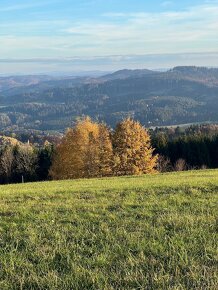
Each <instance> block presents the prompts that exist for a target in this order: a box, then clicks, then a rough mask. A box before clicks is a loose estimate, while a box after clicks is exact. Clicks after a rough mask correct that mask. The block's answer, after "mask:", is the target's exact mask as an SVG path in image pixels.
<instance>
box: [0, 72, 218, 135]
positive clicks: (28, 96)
mask: <svg viewBox="0 0 218 290" xmlns="http://www.w3.org/2000/svg"><path fill="white" fill-rule="evenodd" d="M28 84H29V85H28V86H21V87H17V86H16V87H14V88H13V87H12V88H10V89H7V90H3V91H2V92H1V93H0V128H2V129H9V128H13V129H14V130H16V129H19V128H24V129H37V130H64V129H65V128H66V127H69V126H70V125H71V124H72V122H74V121H75V119H76V118H77V117H78V116H82V115H90V116H91V117H93V118H98V119H99V120H103V121H105V122H107V123H108V124H109V125H111V126H114V125H115V123H116V122H117V121H119V120H121V119H122V118H124V117H126V116H131V117H134V118H136V119H138V120H139V121H140V122H141V123H142V124H144V125H145V126H167V125H176V124H184V123H196V122H218V69H215V68H204V67H175V68H173V69H170V70H168V71H166V72H157V71H151V70H122V71H118V72H115V73H112V74H108V75H105V76H101V77H98V78H96V77H77V78H76V77H74V78H65V79H59V80H58V79H56V80H47V79H46V78H45V79H44V81H40V82H39V83H37V84H32V83H29V82H28Z"/></svg>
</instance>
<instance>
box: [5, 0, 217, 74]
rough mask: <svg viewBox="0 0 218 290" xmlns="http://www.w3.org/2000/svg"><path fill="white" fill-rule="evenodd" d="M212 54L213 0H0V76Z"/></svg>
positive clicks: (213, 57)
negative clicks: (20, 72)
mask: <svg viewBox="0 0 218 290" xmlns="http://www.w3.org/2000/svg"><path fill="white" fill-rule="evenodd" d="M187 53H188V54H187ZM196 53H197V54H196ZM175 54H178V58H176V56H175ZM217 54H218V1H216V0H214V1H209V0H207V1H206V0H191V1H190V0H189V1H187V0H179V1H175V0H172V1H170V0H169V1H164V0H162V1H161V0H152V1H150V0H35V1H33V0H32V1H27V0H16V1H15V0H1V1H0V74H3V73H8V72H19V71H20V70H21V71H22V70H24V71H28V72H31V71H32V72H34V71H36V72H39V71H40V70H41V71H46V70H47V71H57V70H62V71H65V70H68V71H69V70H72V71H75V70H78V69H81V70H93V69H101V70H102V69H105V70H108V69H118V68H123V67H141V66H143V67H146V66H149V67H151V68H152V67H162V66H165V67H166V66H167V67H170V66H172V65H174V64H175V65H179V64H180V63H181V64H189V63H190V64H196V65H197V64H199V65H208V66H211V65H215V66H218V60H217ZM149 55H150V57H149ZM155 55H157V57H155ZM12 60H13V61H12ZM207 60H208V62H207Z"/></svg>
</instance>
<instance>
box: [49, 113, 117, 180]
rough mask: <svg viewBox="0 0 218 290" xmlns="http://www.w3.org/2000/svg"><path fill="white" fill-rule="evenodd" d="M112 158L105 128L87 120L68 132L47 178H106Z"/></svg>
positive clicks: (108, 135) (109, 141) (78, 123)
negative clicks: (49, 176)
mask: <svg viewBox="0 0 218 290" xmlns="http://www.w3.org/2000/svg"><path fill="white" fill-rule="evenodd" d="M112 156H113V152H112V144H111V140H110V133H109V131H108V129H107V127H106V126H105V125H103V124H98V123H95V122H93V121H92V120H91V119H90V118H89V117H86V118H84V119H83V120H80V121H78V122H77V123H76V125H75V127H74V128H72V129H69V130H68V131H67V133H66V134H65V136H64V138H63V140H62V142H61V144H59V145H58V146H57V149H56V154H55V155H54V160H53V164H52V167H51V170H50V175H51V177H52V178H53V179H69V178H83V177H98V176H109V175H111V174H112V165H111V164H112Z"/></svg>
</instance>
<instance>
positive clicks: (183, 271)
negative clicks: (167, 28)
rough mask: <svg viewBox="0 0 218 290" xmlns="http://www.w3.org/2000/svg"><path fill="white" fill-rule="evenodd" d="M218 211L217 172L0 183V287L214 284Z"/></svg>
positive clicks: (199, 286) (197, 286)
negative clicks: (16, 183)
mask: <svg viewBox="0 0 218 290" xmlns="http://www.w3.org/2000/svg"><path fill="white" fill-rule="evenodd" d="M217 212H218V171H217V170H207V171H192V172H183V173H172V174H160V175H154V176H142V177H121V178H109V179H106V178H104V179H99V180H97V179H94V180H74V181H58V182H45V183H32V184H21V185H7V186H0V290H4V289H10V290H11V289H28V290H29V289H43V290H44V289H59V290H63V289H73V290H74V289H95V290H96V289H125V290H127V289H149V290H150V289H154V290H157V289H198V290H200V289H202V290H206V289H214V290H215V289H217V286H218V268H217V266H218V264H217V261H218V260H217V245H218V239H217V230H218V220H217Z"/></svg>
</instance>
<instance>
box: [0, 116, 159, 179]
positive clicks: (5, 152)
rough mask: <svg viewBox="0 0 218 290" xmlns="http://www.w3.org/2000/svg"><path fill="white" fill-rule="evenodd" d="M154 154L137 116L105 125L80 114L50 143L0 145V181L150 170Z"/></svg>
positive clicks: (153, 168)
mask: <svg viewBox="0 0 218 290" xmlns="http://www.w3.org/2000/svg"><path fill="white" fill-rule="evenodd" d="M157 159H158V156H157V155H156V154H154V149H153V148H152V146H151V140H150V136H149V134H148V132H147V130H146V129H145V128H143V126H142V125H141V124H140V123H139V122H136V121H133V120H131V119H129V118H128V119H126V120H124V121H122V122H120V123H119V124H117V126H116V128H115V130H114V131H111V130H110V129H109V128H108V127H107V126H106V125H105V124H102V123H97V122H93V121H92V120H91V119H90V118H84V119H82V120H80V121H78V122H77V123H76V124H75V126H74V127H73V128H71V129H68V131H67V132H66V134H65V136H64V137H63V138H62V140H61V142H60V143H59V144H57V145H56V146H55V148H54V146H53V145H52V144H51V143H48V142H47V143H46V144H45V145H44V146H43V147H41V148H37V147H34V146H31V145H30V144H25V145H24V144H22V143H17V144H15V145H5V146H1V152H0V182H1V183H12V182H22V181H24V182H28V181H36V180H39V181H41V180H47V179H70V178H91V177H103V176H121V175H139V174H146V173H154V172H156V168H157Z"/></svg>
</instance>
